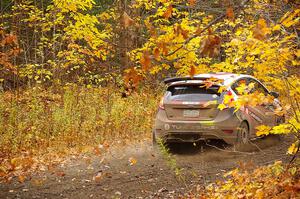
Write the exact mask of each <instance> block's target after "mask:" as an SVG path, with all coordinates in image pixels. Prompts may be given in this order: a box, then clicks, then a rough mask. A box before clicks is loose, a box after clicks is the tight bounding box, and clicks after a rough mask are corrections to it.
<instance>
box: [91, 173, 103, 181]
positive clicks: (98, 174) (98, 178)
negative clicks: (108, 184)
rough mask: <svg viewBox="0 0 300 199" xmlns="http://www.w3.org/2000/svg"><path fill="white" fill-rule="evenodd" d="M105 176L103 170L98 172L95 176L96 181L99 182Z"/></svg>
mask: <svg viewBox="0 0 300 199" xmlns="http://www.w3.org/2000/svg"><path fill="white" fill-rule="evenodd" d="M102 178H103V174H102V172H98V173H97V175H96V176H94V177H93V180H94V181H95V182H99V181H100V180H101V179H102Z"/></svg>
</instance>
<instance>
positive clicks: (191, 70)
mask: <svg viewBox="0 0 300 199" xmlns="http://www.w3.org/2000/svg"><path fill="white" fill-rule="evenodd" d="M195 74H196V68H195V66H191V68H190V71H189V75H190V77H194V75H195Z"/></svg>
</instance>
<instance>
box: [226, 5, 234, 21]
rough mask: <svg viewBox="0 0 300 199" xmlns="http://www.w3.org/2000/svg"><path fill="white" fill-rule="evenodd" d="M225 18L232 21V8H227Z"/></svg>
mask: <svg viewBox="0 0 300 199" xmlns="http://www.w3.org/2000/svg"><path fill="white" fill-rule="evenodd" d="M226 16H227V18H228V19H230V20H231V21H233V20H234V12H233V8H232V7H228V8H227V9H226Z"/></svg>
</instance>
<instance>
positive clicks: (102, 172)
mask: <svg viewBox="0 0 300 199" xmlns="http://www.w3.org/2000/svg"><path fill="white" fill-rule="evenodd" d="M289 144H290V139H289V138H279V137H267V138H264V139H258V140H256V141H253V142H252V143H251V144H250V145H249V146H247V147H244V148H243V150H241V149H234V148H233V147H231V146H227V145H226V144H224V143H223V142H220V141H211V142H209V143H196V144H172V145H170V151H171V154H172V158H171V159H170V158H169V159H168V158H166V157H164V156H163V155H162V154H161V153H160V152H159V151H156V150H154V149H153V147H152V144H151V143H150V141H147V142H143V143H138V144H132V145H128V146H124V147H118V148H113V149H110V150H109V152H107V154H105V155H102V156H94V157H81V158H76V159H75V158H70V161H68V162H67V163H65V164H63V165H61V166H59V167H57V168H55V169H54V170H51V171H45V172H41V173H38V174H35V175H33V176H32V177H31V179H27V180H26V181H25V182H24V183H19V182H18V181H17V180H16V179H14V180H13V181H12V182H11V183H10V184H6V183H2V184H0V198H3V199H5V198H49V199H50V198H70V199H73V198H75V199H76V198H80V199H84V198H178V197H179V196H180V195H182V194H184V193H186V192H188V191H190V190H192V189H195V188H196V187H198V188H199V187H203V186H206V185H208V184H209V183H211V182H213V181H214V180H216V179H222V176H223V174H224V173H226V172H227V171H229V170H231V169H233V168H235V167H239V166H240V165H243V164H245V163H247V164H248V165H250V163H251V165H255V166H259V165H266V164H271V163H273V162H274V161H276V160H280V161H284V162H286V161H288V160H289V159H290V158H291V157H289V156H287V155H286V151H287V148H288V146H289ZM237 150H238V151H237ZM168 160H169V161H168ZM170 160H171V161H172V162H173V163H172V165H173V166H176V168H178V169H179V170H180V172H179V174H178V175H176V174H175V171H174V169H172V167H171V166H170V164H168V163H169V162H170ZM174 162H175V164H174Z"/></svg>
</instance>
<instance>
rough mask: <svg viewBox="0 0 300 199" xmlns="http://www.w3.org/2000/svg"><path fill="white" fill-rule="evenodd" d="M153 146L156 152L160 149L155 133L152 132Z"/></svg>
mask: <svg viewBox="0 0 300 199" xmlns="http://www.w3.org/2000/svg"><path fill="white" fill-rule="evenodd" d="M152 146H153V149H155V150H156V149H157V148H158V145H157V140H156V137H155V131H152Z"/></svg>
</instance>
